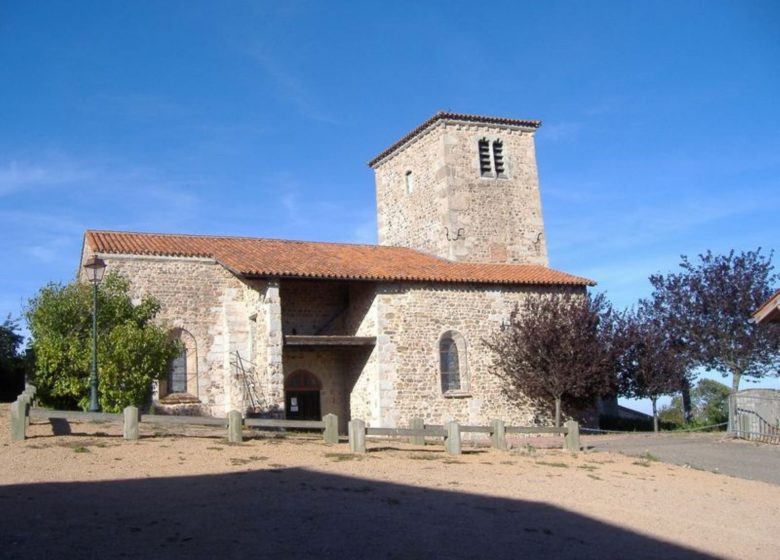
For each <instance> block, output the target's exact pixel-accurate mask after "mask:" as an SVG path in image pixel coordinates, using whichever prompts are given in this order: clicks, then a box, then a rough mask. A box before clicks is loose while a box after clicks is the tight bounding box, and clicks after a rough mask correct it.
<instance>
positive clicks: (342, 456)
mask: <svg viewBox="0 0 780 560" xmlns="http://www.w3.org/2000/svg"><path fill="white" fill-rule="evenodd" d="M325 458H326V459H330V460H331V461H335V462H337V463H342V462H344V461H354V460H356V459H360V458H361V457H360V455H357V454H356V453H326V454H325ZM272 466H273V465H272Z"/></svg>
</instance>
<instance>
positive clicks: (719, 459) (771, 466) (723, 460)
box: [583, 433, 780, 485]
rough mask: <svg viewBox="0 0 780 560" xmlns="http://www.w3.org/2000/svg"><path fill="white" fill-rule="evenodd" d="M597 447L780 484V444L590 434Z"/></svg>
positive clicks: (703, 437) (714, 437)
mask: <svg viewBox="0 0 780 560" xmlns="http://www.w3.org/2000/svg"><path fill="white" fill-rule="evenodd" d="M583 443H584V445H587V446H589V447H592V448H593V449H594V450H596V451H610V452H619V453H625V454H627V455H635V456H636V455H641V454H643V453H648V452H649V453H651V454H653V455H654V456H656V457H658V458H659V459H660V460H662V461H664V462H667V463H672V464H675V465H681V466H683V465H685V466H688V467H691V468H694V469H701V470H706V471H711V472H716V473H721V474H727V475H729V476H736V477H739V478H745V479H747V480H760V481H763V482H769V483H771V484H778V485H780V445H770V444H762V443H755V442H750V441H743V440H735V439H732V438H729V437H727V436H725V435H724V434H675V433H670V434H658V435H655V434H632V435H629V436H587V437H584V438H583Z"/></svg>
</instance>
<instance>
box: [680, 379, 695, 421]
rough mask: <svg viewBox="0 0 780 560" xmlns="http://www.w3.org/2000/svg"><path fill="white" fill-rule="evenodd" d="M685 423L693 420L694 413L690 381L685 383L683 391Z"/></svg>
mask: <svg viewBox="0 0 780 560" xmlns="http://www.w3.org/2000/svg"><path fill="white" fill-rule="evenodd" d="M680 392H681V393H682V406H683V423H684V424H688V423H690V422H691V420H693V411H692V410H691V384H690V383H689V382H688V380H687V379H686V380H684V381H683V385H682V390H681V391H680Z"/></svg>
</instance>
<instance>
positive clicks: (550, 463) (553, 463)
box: [536, 461, 569, 469]
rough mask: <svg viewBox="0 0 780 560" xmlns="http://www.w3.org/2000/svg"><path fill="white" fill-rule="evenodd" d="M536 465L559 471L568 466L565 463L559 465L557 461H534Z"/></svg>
mask: <svg viewBox="0 0 780 560" xmlns="http://www.w3.org/2000/svg"><path fill="white" fill-rule="evenodd" d="M536 464H537V465H542V466H544V467H557V468H559V469H568V468H569V465H567V464H566V463H561V462H557V461H536Z"/></svg>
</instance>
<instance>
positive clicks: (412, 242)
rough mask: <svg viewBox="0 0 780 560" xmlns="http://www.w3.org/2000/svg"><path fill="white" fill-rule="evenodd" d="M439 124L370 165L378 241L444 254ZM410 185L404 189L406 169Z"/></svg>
mask: <svg viewBox="0 0 780 560" xmlns="http://www.w3.org/2000/svg"><path fill="white" fill-rule="evenodd" d="M440 129H441V125H437V126H434V127H433V128H432V129H430V130H428V131H426V132H425V133H423V134H421V135H420V136H418V137H417V138H415V139H414V140H413V141H412V142H411V143H410V144H409V145H407V146H405V147H404V148H402V149H401V150H399V151H398V152H397V153H396V154H394V155H393V157H392V158H390V159H389V160H387V161H385V162H382V163H381V164H380V166H379V167H377V168H376V210H377V227H378V232H379V244H380V245H391V246H396V247H412V248H414V249H419V250H420V251H423V252H425V253H429V254H432V255H438V256H442V257H446V256H447V255H448V253H449V244H448V242H447V239H446V235H445V233H444V226H445V225H446V223H447V212H448V208H447V181H446V177H445V175H444V174H445V173H446V169H445V166H444V144H443V143H442V137H441V132H440ZM407 171H411V172H412V182H413V189H412V192H411V193H409V192H407V188H406V173H407Z"/></svg>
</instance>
